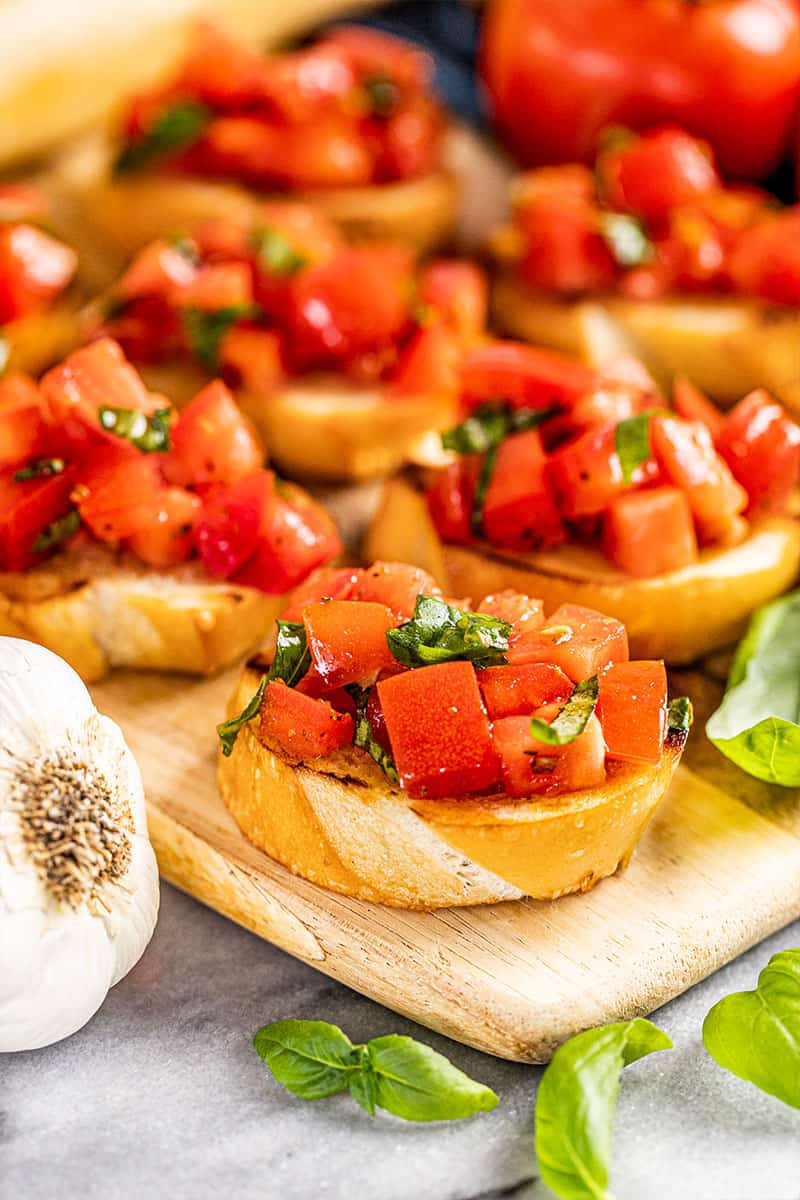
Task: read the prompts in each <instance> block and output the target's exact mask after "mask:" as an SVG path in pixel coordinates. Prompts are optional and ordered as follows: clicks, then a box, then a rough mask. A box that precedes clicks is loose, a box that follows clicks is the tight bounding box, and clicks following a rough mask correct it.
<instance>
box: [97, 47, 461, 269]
mask: <svg viewBox="0 0 800 1200" xmlns="http://www.w3.org/2000/svg"><path fill="white" fill-rule="evenodd" d="M430 75H431V62H430V60H429V58H428V56H427V55H426V54H425V53H424V52H423V51H421V50H419V49H417V48H414V47H412V46H410V45H409V44H407V43H405V42H402V41H400V40H399V39H397V38H393V37H390V36H388V35H386V34H381V33H377V32H374V31H370V30H366V29H356V28H340V29H336V30H333V31H332V32H330V33H328V34H327V35H326V36H325V37H324V38H322V39H321V40H320V41H318V42H316V43H314V44H313V45H311V46H309V47H307V48H304V49H301V50H297V51H291V52H284V53H274V54H271V55H268V56H266V55H263V54H260V53H258V52H256V51H254V50H252V49H250V48H249V47H246V46H244V45H240V44H237V43H236V42H234V41H231V40H230V39H229V38H228V37H227V36H225V35H224V34H223V33H222V32H221V31H219V30H217V29H214V28H211V27H210V26H208V25H199V26H198V27H197V29H196V31H195V37H194V40H193V43H192V45H191V47H190V49H189V52H188V53H187V56H186V58H185V60H184V61H183V63H182V65H181V66H180V68H179V69H178V70H177V72H176V73H175V74H174V75H173V77H172V78H170V79H169V80H168V81H167V82H166V83H165V84H163V86H161V87H159V88H157V89H154V90H152V91H150V92H148V93H146V94H143V95H138V96H135V97H134V98H133V99H132V100H131V101H130V102H129V104H128V105H127V107H126V109H125V111H124V112H123V113H122V116H121V121H120V125H119V129H118V135H117V138H116V142H115V147H114V151H113V156H112V161H111V162H110V164H109V165H108V169H104V171H103V173H102V177H101V178H100V179H99V180H98V181H97V185H96V187H95V188H94V189H93V191H92V194H91V195H90V196H89V197H88V205H89V215H90V216H91V219H92V221H93V223H94V225H95V227H96V228H97V229H98V230H99V231H100V232H101V233H103V234H104V235H105V236H106V237H107V238H108V241H109V243H110V244H112V245H114V246H116V247H117V248H118V249H120V250H122V251H123V252H125V253H127V254H129V253H131V252H132V251H135V250H138V249H140V248H141V247H142V246H143V245H144V244H146V243H147V242H149V241H151V240H152V239H153V238H154V237H157V236H159V235H162V234H165V233H171V232H173V231H174V230H176V229H177V230H179V229H183V228H186V227H187V226H190V225H193V224H195V223H196V222H197V221H199V220H202V219H205V218H208V217H214V216H219V215H220V214H229V215H231V216H233V217H236V218H243V217H244V218H247V217H249V216H252V215H253V213H254V211H255V210H256V209H257V208H258V206H259V204H260V203H261V202H262V201H263V200H264V198H265V196H269V195H273V196H274V195H275V194H276V193H277V194H285V193H291V194H293V195H295V196H297V197H299V198H300V199H303V200H306V201H313V203H315V204H316V205H318V206H319V207H321V208H322V209H324V210H325V211H326V212H327V213H328V215H329V216H330V217H331V218H332V219H333V220H335V221H336V222H338V223H339V224H340V226H341V228H342V229H343V230H344V231H345V232H346V233H347V234H348V235H349V236H351V237H354V238H357V239H359V240H361V239H377V240H380V241H383V240H387V239H389V240H399V241H406V242H407V243H408V244H409V245H411V246H414V247H415V248H417V249H418V250H429V249H431V247H434V246H436V245H438V244H440V243H441V242H442V241H444V240H446V239H447V237H448V235H449V234H450V232H451V230H452V226H453V222H454V219H455V213H456V202H457V195H456V185H455V182H454V180H453V179H452V178H451V176H450V174H449V173H448V171H446V170H445V169H444V167H443V166H442V139H443V134H444V131H445V123H446V121H445V115H444V111H443V109H442V108H441V107H440V105H439V104H438V102H437V101H436V100H435V98H434V96H433V94H432V91H431V89H430Z"/></svg>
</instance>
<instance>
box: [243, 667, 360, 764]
mask: <svg viewBox="0 0 800 1200" xmlns="http://www.w3.org/2000/svg"><path fill="white" fill-rule="evenodd" d="M258 733H259V737H260V739H261V740H262V741H264V742H266V743H267V745H270V746H273V745H275V746H277V747H278V748H279V749H280V750H281V751H283V753H284V754H288V755H290V756H291V757H293V758H298V759H300V760H302V761H305V760H306V759H309V758H324V757H325V756H326V755H328V754H332V753H333V751H334V750H340V749H341V748H342V746H349V745H350V743H351V742H352V740H353V733H354V726H353V718H352V717H351V716H350V714H349V713H344V712H339V711H338V710H337V709H335V708H334V707H333V705H331V704H329V703H328V701H327V700H318V699H315V698H314V697H313V696H306V695H304V694H303V693H302V692H298V691H297V690H296V689H295V688H290V687H287V686H286V684H285V683H284V682H283V680H282V679H276V680H273V682H272V683H268V684H267V686H266V688H265V689H264V699H263V701H262V703H261V714H260V718H259V727H258Z"/></svg>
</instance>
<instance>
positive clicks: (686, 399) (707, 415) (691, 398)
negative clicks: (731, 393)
mask: <svg viewBox="0 0 800 1200" xmlns="http://www.w3.org/2000/svg"><path fill="white" fill-rule="evenodd" d="M672 402H673V404H674V405H675V410H676V412H677V413H678V414H679V416H681V417H683V419H684V421H701V422H702V423H703V425H705V427H706V428H707V429H708V431H709V433H710V434H711V437H712V439H713V441H715V442H716V440H717V438H718V437H719V435H720V433H721V432H722V427H723V425H724V424H725V417H724V416H723V414H722V413H721V412H720V411H719V409H718V408H716V407H715V406H714V405H713V404H712V403H711V401H710V400H708V399H707V398H706V397H705V396H704V395H703V393H702V392H701V391H700V389H699V388H697V387H695V385H694V384H693V383H692V381H691V380H690V379H687V378H686V376H685V375H678V377H677V378H676V379H675V382H674V383H673V385H672Z"/></svg>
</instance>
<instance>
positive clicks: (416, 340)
mask: <svg viewBox="0 0 800 1200" xmlns="http://www.w3.org/2000/svg"><path fill="white" fill-rule="evenodd" d="M458 359H459V347H458V340H457V338H456V335H455V334H454V333H453V331H452V330H451V329H449V328H448V327H447V325H446V324H445V323H444V321H441V320H437V321H432V322H431V323H430V324H429V325H424V326H423V327H422V328H421V329H418V330H417V331H416V333H415V334H413V336H412V337H411V338H410V339H409V341H408V343H407V345H406V346H404V348H403V350H402V351H401V354H400V359H399V361H398V363H397V366H396V367H395V369H394V372H393V374H392V376H391V380H390V387H389V389H388V395H389V396H430V395H436V394H438V393H441V392H445V393H451V392H452V393H455V392H456V390H457V387H458Z"/></svg>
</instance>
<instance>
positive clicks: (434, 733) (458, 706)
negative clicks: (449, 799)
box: [377, 662, 499, 796]
mask: <svg viewBox="0 0 800 1200" xmlns="http://www.w3.org/2000/svg"><path fill="white" fill-rule="evenodd" d="M377 689H378V699H379V700H380V703H381V708H382V709H383V716H384V720H385V722H386V731H387V733H388V735H389V741H390V743H391V747H392V754H393V756H394V761H395V765H396V766H397V771H398V774H399V776H400V781H401V783H402V785H403V787H404V788H405V790H406V791H407V792H408V794H409V795H410V796H460V795H463V794H464V793H465V792H479V791H482V790H483V789H484V788H488V787H491V785H492V784H494V783H496V782H497V779H498V777H499V763H498V760H497V756H496V754H495V752H494V749H493V747H492V739H491V734H490V730H489V719H488V717H487V715H486V710H485V709H484V707H483V702H482V700H481V693H480V689H479V688H478V683H477V680H476V678H475V671H474V668H473V667H472V665H471V664H470V663H468V662H448V663H439V664H437V665H436V666H433V667H421V668H419V669H418V670H414V671H405V672H403V673H402V674H400V675H393V676H392V677H391V678H390V679H383V680H381V681H380V682H379V683H378V685H377ZM421 723H422V728H421V727H420V726H421Z"/></svg>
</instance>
